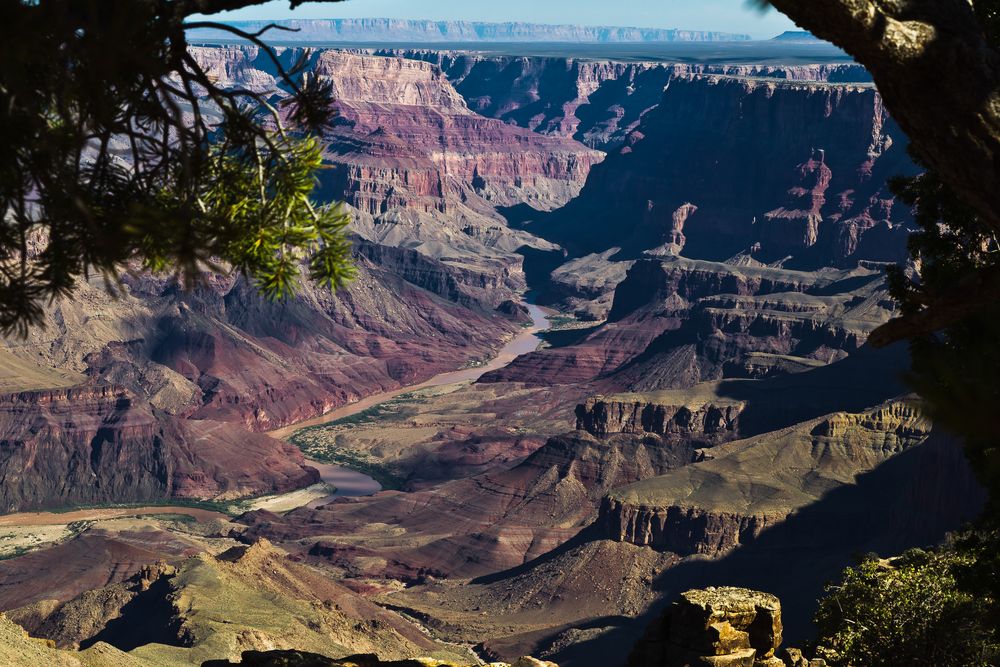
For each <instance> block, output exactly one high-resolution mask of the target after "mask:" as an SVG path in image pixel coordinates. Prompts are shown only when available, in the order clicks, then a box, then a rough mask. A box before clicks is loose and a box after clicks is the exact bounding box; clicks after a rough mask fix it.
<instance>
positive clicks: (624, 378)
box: [480, 257, 895, 392]
mask: <svg viewBox="0 0 1000 667" xmlns="http://www.w3.org/2000/svg"><path fill="white" fill-rule="evenodd" d="M894 308H895V306H894V304H893V302H892V301H891V300H890V298H889V297H888V293H887V288H886V286H885V284H884V278H883V277H882V276H881V275H880V271H877V270H874V269H868V268H857V269H852V270H835V269H824V270H819V271H809V272H806V271H791V270H788V269H778V268H774V267H767V266H762V265H759V264H758V265H753V264H751V265H739V264H736V263H732V262H730V263H721V262H707V261H703V260H689V259H686V258H682V257H667V258H644V259H641V260H639V261H636V262H635V263H634V264H633V265H632V266H631V268H629V269H628V272H627V274H626V276H625V279H624V280H623V281H621V282H620V283H619V284H618V286H617V287H616V288H615V291H614V300H613V303H612V306H611V308H610V311H609V313H608V315H607V321H606V322H604V323H603V324H600V325H598V326H596V327H594V328H593V329H590V330H588V331H586V332H585V333H584V334H582V335H580V336H577V337H576V338H575V339H571V340H570V341H569V342H568V343H566V344H563V345H560V346H554V347H551V348H546V349H542V350H538V351H536V352H532V353H530V354H527V355H524V356H522V357H520V358H519V359H517V360H515V361H514V363H512V364H510V365H509V366H507V367H506V368H503V369H500V370H498V371H494V372H491V373H488V374H486V375H484V376H483V377H482V378H481V379H480V381H481V382H499V381H520V382H527V383H530V384H545V383H553V384H570V383H574V382H583V381H597V382H598V383H599V384H600V386H601V387H602V390H603V391H615V392H617V391H622V390H626V391H641V392H648V391H655V390H659V389H665V388H671V387H690V386H692V385H694V384H696V383H698V382H703V381H707V380H716V379H721V378H726V377H766V376H769V375H773V374H781V373H788V372H799V371H803V370H808V369H810V368H813V367H815V366H816V365H820V364H827V363H830V362H832V361H836V360H838V359H842V358H844V356H846V355H847V354H850V353H851V352H854V351H856V350H857V349H859V348H860V347H861V346H862V345H863V344H864V341H865V340H866V338H867V335H868V333H869V332H870V331H872V330H873V329H874V328H875V327H877V326H878V325H879V324H881V323H882V322H885V321H887V320H888V319H889V317H891V315H892V313H893V311H894Z"/></svg>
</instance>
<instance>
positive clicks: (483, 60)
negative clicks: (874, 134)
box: [368, 48, 871, 150]
mask: <svg viewBox="0 0 1000 667" xmlns="http://www.w3.org/2000/svg"><path fill="white" fill-rule="evenodd" d="M368 52H371V53H376V54H379V55H387V56H395V57H402V58H410V59H414V60H423V61H426V62H430V63H433V64H435V65H437V66H438V67H440V68H441V70H442V71H443V72H444V73H445V76H447V77H448V80H449V81H451V82H452V84H453V85H454V86H455V88H456V90H458V92H459V93H461V95H462V96H463V97H464V98H465V100H466V101H467V102H468V104H469V107H470V108H472V109H473V110H474V111H476V112H478V113H481V114H483V115H484V116H490V117H492V118H499V119H501V120H503V121H505V122H507V123H514V124H517V125H519V126H521V127H526V128H528V129H531V130H534V131H535V132H540V133H542V134H558V135H562V136H567V137H573V138H575V139H577V140H578V141H581V142H583V143H584V144H586V145H588V146H591V147H593V148H599V149H601V150H611V149H614V148H618V147H619V146H621V144H622V143H623V142H624V141H625V138H626V137H627V136H628V134H629V133H630V132H632V131H633V130H634V129H636V127H637V126H638V125H639V121H640V120H641V118H642V117H643V115H644V114H645V113H646V112H648V111H649V110H651V109H652V108H653V107H655V106H657V105H658V104H660V101H661V100H662V98H663V89H664V88H665V87H666V86H667V84H668V82H669V81H670V80H671V78H673V77H675V76H684V75H689V74H705V73H711V74H721V75H729V76H742V77H762V78H769V79H781V80H790V81H816V82H831V83H835V82H836V83H846V82H857V83H863V82H870V81H871V76H870V75H869V74H868V73H867V71H865V69H864V68H863V67H861V66H860V65H853V64H851V65H846V64H845V65H839V64H836V65H795V66H775V65H752V64H748V65H708V64H703V63H663V62H614V61H597V60H576V59H572V58H560V57H541V56H536V57H517V56H502V55H484V54H476V53H468V52H461V51H440V50H430V49H421V50H414V49H391V48H390V49H380V50H377V51H368Z"/></svg>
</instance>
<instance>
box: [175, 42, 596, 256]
mask: <svg viewBox="0 0 1000 667" xmlns="http://www.w3.org/2000/svg"><path fill="white" fill-rule="evenodd" d="M193 53H194V55H195V56H196V57H197V58H198V59H199V61H200V62H202V63H203V65H204V66H205V67H206V69H207V71H208V72H209V73H210V74H211V75H213V76H216V77H217V78H219V80H220V81H222V82H223V83H229V82H232V83H235V84H239V85H248V86H251V87H252V86H254V85H263V84H264V83H267V82H269V81H273V80H274V77H275V74H276V72H275V67H274V65H273V63H269V62H268V61H267V60H266V59H264V58H262V57H261V55H260V52H259V50H258V49H256V48H254V47H229V48H224V49H214V48H195V49H194V50H193ZM278 54H279V58H281V59H284V60H292V59H294V58H296V57H297V56H298V55H299V54H300V52H299V51H298V50H296V49H279V50H278ZM308 66H309V69H310V70H311V71H312V72H313V73H314V74H315V75H317V76H319V77H322V78H324V79H325V80H327V81H329V82H330V83H331V84H332V85H333V89H334V96H335V99H336V104H337V110H338V112H339V117H338V119H337V121H336V122H335V123H333V124H332V125H331V126H330V127H329V128H327V129H326V130H325V131H324V140H325V142H326V143H327V149H326V154H325V157H326V160H327V163H328V165H329V167H330V168H329V169H328V170H326V171H324V173H323V177H322V182H321V187H322V196H323V197H324V198H327V199H330V200H342V201H345V202H346V203H348V204H349V205H350V206H351V207H352V208H354V209H356V210H357V212H358V220H357V221H356V224H355V229H356V230H357V231H358V232H359V233H361V234H363V235H364V236H366V237H367V238H369V239H371V240H374V241H377V242H379V243H381V244H384V245H405V246H407V247H415V248H418V249H419V250H420V251H421V252H423V253H424V254H427V255H430V256H433V257H444V258H449V259H453V260H461V261H463V262H466V263H470V264H472V263H478V264H486V265H487V266H486V267H484V269H483V270H490V269H491V268H492V267H491V266H489V265H491V264H502V265H504V268H505V269H506V270H516V268H517V266H518V265H519V263H520V258H517V257H512V256H511V255H512V253H513V251H514V250H516V249H517V248H519V247H521V246H524V245H527V246H531V247H538V248H541V249H551V248H552V246H551V244H547V243H545V242H542V241H540V240H539V239H536V238H534V237H532V236H531V235H530V234H527V233H524V232H516V231H514V230H511V229H509V228H508V227H507V225H506V223H505V220H504V218H503V217H502V216H501V215H500V214H499V213H498V212H497V211H496V208H497V207H498V206H504V207H510V206H515V205H526V206H528V207H529V208H531V209H537V210H551V209H553V208H557V207H559V206H562V205H563V204H565V203H566V202H567V201H569V200H570V199H571V198H572V197H574V196H576V194H577V193H578V192H579V190H580V188H581V187H582V186H583V183H584V181H585V180H586V177H587V174H588V173H589V170H590V168H591V166H592V165H594V164H596V163H597V162H599V161H600V160H601V159H602V158H603V154H602V153H600V152H598V151H595V150H591V149H589V148H587V147H586V146H583V145H582V144H579V143H577V142H575V141H573V140H572V139H570V138H565V137H562V136H542V135H540V134H538V133H535V132H531V131H530V130H528V129H525V128H519V127H517V126H513V125H510V124H507V123H504V122H501V121H500V120H496V119H492V118H487V117H485V116H482V115H480V114H477V113H475V112H474V111H472V110H470V109H469V107H468V105H467V104H466V102H465V100H464V99H463V98H462V96H461V95H460V94H459V93H458V92H457V91H456V90H455V88H454V87H453V86H452V84H451V83H450V82H449V80H448V79H447V78H446V77H445V76H444V75H443V74H442V72H441V70H440V69H439V68H437V67H435V66H434V65H432V64H431V63H427V62H421V61H417V60H413V59H406V58H398V57H381V56H375V55H366V54H360V53H348V52H345V51H336V50H328V49H326V50H319V51H316V52H313V53H312V54H311V56H310V60H309V65H308Z"/></svg>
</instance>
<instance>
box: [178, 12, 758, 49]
mask: <svg viewBox="0 0 1000 667" xmlns="http://www.w3.org/2000/svg"><path fill="white" fill-rule="evenodd" d="M227 23H229V24H230V25H233V26H235V27H237V28H240V29H242V30H244V31H246V32H251V33H253V32H257V31H259V30H261V29H262V28H264V27H265V26H267V25H269V24H272V23H277V24H278V25H281V26H284V27H287V28H290V29H292V30H294V31H295V32H290V33H287V34H286V33H282V39H283V40H285V41H293V42H295V41H301V42H386V41H390V42H393V41H394V42H452V43H454V42H470V43H471V42H578V43H579V42H584V43H586V42H593V43H597V42H601V43H622V42H632V43H635V42H713V41H733V40H735V41H743V40H747V39H749V37H748V36H747V35H743V34H733V33H726V32H712V31H706V30H676V29H658V28H627V27H612V26H603V27H602V26H593V27H590V26H579V25H547V24H539V23H524V22H506V23H486V22H482V21H427V20H412V19H384V18H359V19H285V20H281V21H229V22H227ZM190 39H192V41H194V40H198V39H208V40H214V39H225V40H230V41H231V40H233V39H234V36H233V35H232V34H231V33H228V32H225V31H223V30H216V29H199V30H195V31H192V33H191V37H190Z"/></svg>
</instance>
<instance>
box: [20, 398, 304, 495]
mask: <svg viewBox="0 0 1000 667" xmlns="http://www.w3.org/2000/svg"><path fill="white" fill-rule="evenodd" d="M208 439H211V446H205V445H204V444H203V443H205V441H206V440H208ZM0 462H2V463H0V480H2V482H3V483H2V484H0V511H2V512H16V511H21V510H25V509H40V508H59V507H68V506H72V505H81V504H83V505H86V504H99V503H104V502H108V501H109V500H113V501H115V502H121V503H143V502H159V501H163V500H167V499H202V500H204V499H227V498H235V497H244V496H248V495H262V494H267V493H280V492H284V491H289V490H292V489H295V488H299V487H301V486H305V485H308V484H313V483H315V482H317V481H319V473H318V472H317V471H316V470H315V469H313V468H309V467H307V466H306V465H305V461H304V460H303V458H302V455H301V453H299V452H298V450H296V449H295V448H294V447H292V446H291V445H288V444H286V443H283V442H280V441H278V440H274V439H272V438H269V437H268V436H266V435H261V434H252V433H248V432H246V431H245V430H243V429H241V428H239V427H238V426H235V425H232V424H225V423H220V422H213V421H200V420H197V421H196V420H178V419H172V418H171V417H170V415H167V414H165V413H163V412H161V411H159V410H157V409H156V408H154V407H152V406H151V405H150V404H149V403H147V402H145V401H144V400H143V399H141V398H139V397H136V396H134V395H131V394H130V393H129V392H128V391H127V390H125V389H124V388H121V387H113V386H107V385H105V386H101V387H89V386H85V387H78V388H70V389H61V390H51V391H33V392H21V393H17V394H7V395H3V396H0Z"/></svg>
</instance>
